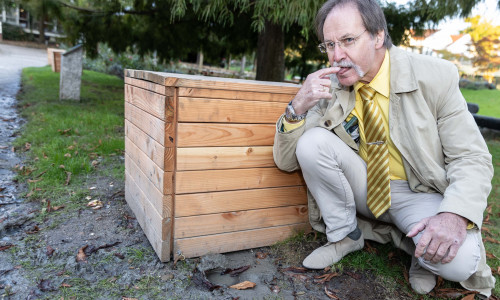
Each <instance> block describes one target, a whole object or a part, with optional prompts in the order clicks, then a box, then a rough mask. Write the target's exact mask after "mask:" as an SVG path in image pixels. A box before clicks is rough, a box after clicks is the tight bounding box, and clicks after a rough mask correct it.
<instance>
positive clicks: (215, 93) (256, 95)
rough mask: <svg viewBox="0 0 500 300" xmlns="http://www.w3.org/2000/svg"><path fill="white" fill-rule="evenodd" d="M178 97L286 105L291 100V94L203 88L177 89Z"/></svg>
mask: <svg viewBox="0 0 500 300" xmlns="http://www.w3.org/2000/svg"><path fill="white" fill-rule="evenodd" d="M178 90H179V97H192V98H210V99H232V100H253V101H270V102H281V103H288V102H290V100H292V99H293V97H294V95H292V94H276V93H263V92H259V91H251V92H249V91H237V90H236V91H235V90H232V91H231V90H212V89H203V88H183V87H181V88H178Z"/></svg>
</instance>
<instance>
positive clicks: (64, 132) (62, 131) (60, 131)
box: [57, 128, 71, 134]
mask: <svg viewBox="0 0 500 300" xmlns="http://www.w3.org/2000/svg"><path fill="white" fill-rule="evenodd" d="M57 131H58V132H59V133H60V134H67V133H69V132H70V131H71V128H68V129H64V130H61V129H58V130H57Z"/></svg>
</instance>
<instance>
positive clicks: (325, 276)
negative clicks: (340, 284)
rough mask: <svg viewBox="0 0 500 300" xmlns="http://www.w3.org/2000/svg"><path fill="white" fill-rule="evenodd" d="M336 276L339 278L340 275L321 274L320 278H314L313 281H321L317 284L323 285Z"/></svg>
mask: <svg viewBox="0 0 500 300" xmlns="http://www.w3.org/2000/svg"><path fill="white" fill-rule="evenodd" d="M337 276H340V274H339V273H328V274H323V275H320V276H314V279H321V280H318V281H317V283H325V282H328V281H330V280H331V279H332V278H333V277H337Z"/></svg>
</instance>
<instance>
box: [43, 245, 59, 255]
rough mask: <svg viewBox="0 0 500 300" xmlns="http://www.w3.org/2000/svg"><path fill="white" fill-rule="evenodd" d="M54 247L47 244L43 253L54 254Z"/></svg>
mask: <svg viewBox="0 0 500 300" xmlns="http://www.w3.org/2000/svg"><path fill="white" fill-rule="evenodd" d="M54 251H56V250H54V248H52V247H50V246H47V251H46V252H45V254H47V256H49V257H50V256H52V254H54Z"/></svg>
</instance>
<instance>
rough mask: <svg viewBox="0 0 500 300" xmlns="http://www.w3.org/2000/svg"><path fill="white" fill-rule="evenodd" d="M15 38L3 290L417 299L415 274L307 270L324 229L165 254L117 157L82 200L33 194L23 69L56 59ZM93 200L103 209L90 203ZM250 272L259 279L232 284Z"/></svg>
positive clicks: (0, 187) (3, 147)
mask: <svg viewBox="0 0 500 300" xmlns="http://www.w3.org/2000/svg"><path fill="white" fill-rule="evenodd" d="M11 47H14V46H6V45H1V44H0V66H2V68H3V69H2V68H0V79H2V80H0V88H1V90H0V91H1V94H0V96H1V97H0V176H1V179H0V299H130V298H136V299H414V298H415V294H413V293H412V292H411V291H409V289H408V286H407V284H406V283H405V282H391V281H390V280H387V279H384V278H382V277H380V276H376V275H375V274H373V273H371V272H359V271H353V270H349V269H342V270H329V271H306V270H304V269H301V268H300V262H301V260H302V259H303V258H304V257H305V256H306V255H307V254H308V253H310V251H311V250H312V249H314V248H316V247H318V246H320V245H321V244H322V243H324V238H318V239H317V240H316V241H314V240H313V239H312V238H309V239H303V241H302V242H295V243H290V244H289V245H288V246H285V247H264V248H258V249H250V250H245V251H239V252H233V253H226V254H212V255H207V256H204V257H201V258H193V259H185V260H179V261H177V262H173V261H170V262H168V263H161V262H160V261H159V259H158V258H157V256H156V254H155V253H154V251H153V250H152V248H151V246H150V244H149V242H148V240H147V238H146V236H145V235H144V234H143V232H142V230H141V228H140V226H139V225H138V223H137V221H136V220H135V218H134V216H133V213H132V212H131V210H130V209H129V208H128V206H127V204H126V202H125V200H124V192H123V191H124V182H123V181H120V180H116V179H114V178H110V177H106V176H104V175H103V174H104V172H101V171H100V170H105V168H106V167H110V166H101V168H100V169H99V168H98V169H97V170H96V172H95V173H94V174H93V175H92V176H90V177H89V178H87V181H86V183H85V184H84V186H85V188H86V189H87V190H88V194H87V195H86V197H85V198H82V199H81V205H79V206H78V207H77V208H76V209H70V208H61V209H59V210H56V211H53V210H52V211H51V210H50V209H49V210H48V204H47V202H36V203H33V202H28V201H26V200H24V199H23V198H21V197H20V196H19V195H20V194H21V193H22V192H24V187H23V185H22V184H20V183H18V182H16V181H15V177H14V176H15V173H14V172H13V171H12V169H13V168H14V167H15V165H19V164H22V163H23V158H21V157H19V156H17V155H16V154H15V153H14V152H12V151H11V143H12V141H13V139H14V138H15V136H16V135H18V134H19V132H20V130H22V122H23V121H22V120H21V119H20V118H19V116H18V115H17V113H18V112H17V110H16V101H15V95H16V93H17V91H18V89H19V78H20V69H21V68H22V67H23V66H28V65H44V64H46V60H45V61H44V56H45V59H46V55H45V52H44V51H40V50H36V51H39V52H36V51H35V50H29V49H24V48H19V49H17V48H11ZM34 51H35V52H34ZM20 53H21V54H20ZM23 55H24V56H23ZM34 57H36V59H34ZM6 66H11V68H10V69H9V68H7V67H6ZM112 164H123V157H116V159H115V161H114V162H112ZM70 197H71V195H68V199H69V198H70ZM90 200H100V201H102V203H103V206H102V208H100V209H93V208H91V207H88V206H87V205H86V204H87V203H88V202H89V201H90ZM287 247H288V248H287ZM363 251H367V250H366V249H365V250H363ZM396 259H397V257H396ZM228 269H229V270H228ZM224 271H228V272H229V273H227V274H223V273H225V272H224ZM244 281H250V282H252V283H255V284H256V285H255V287H253V288H251V289H246V290H238V289H234V288H230V286H232V285H234V284H237V283H241V282H244Z"/></svg>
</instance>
